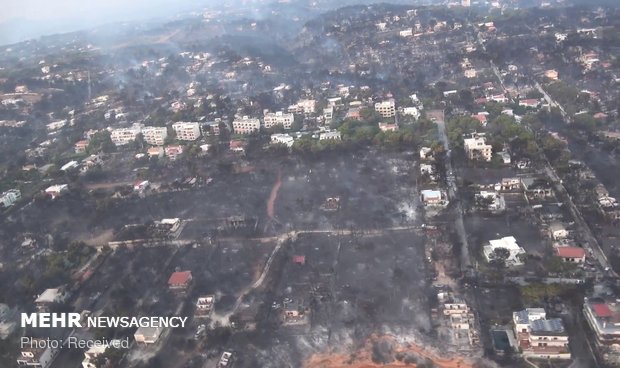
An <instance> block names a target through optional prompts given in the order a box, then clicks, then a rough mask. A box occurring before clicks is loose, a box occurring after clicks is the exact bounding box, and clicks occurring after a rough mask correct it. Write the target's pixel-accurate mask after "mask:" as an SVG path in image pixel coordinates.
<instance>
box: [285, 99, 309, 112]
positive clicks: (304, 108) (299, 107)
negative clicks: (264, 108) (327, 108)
mask: <svg viewBox="0 0 620 368" xmlns="http://www.w3.org/2000/svg"><path fill="white" fill-rule="evenodd" d="M288 111H289V112H292V113H295V114H301V113H304V114H314V112H315V111H316V100H299V101H297V103H296V104H295V105H292V106H290V107H289V108H288Z"/></svg>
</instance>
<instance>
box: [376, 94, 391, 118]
mask: <svg viewBox="0 0 620 368" xmlns="http://www.w3.org/2000/svg"><path fill="white" fill-rule="evenodd" d="M375 111H376V112H378V113H379V114H381V116H383V117H384V118H391V117H394V116H396V103H395V102H394V99H393V98H390V99H389V100H386V101H382V102H377V103H376V104H375Z"/></svg>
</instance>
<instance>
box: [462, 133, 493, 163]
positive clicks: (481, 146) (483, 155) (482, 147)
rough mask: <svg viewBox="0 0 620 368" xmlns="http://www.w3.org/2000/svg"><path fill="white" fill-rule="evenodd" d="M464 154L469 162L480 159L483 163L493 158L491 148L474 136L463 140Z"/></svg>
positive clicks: (479, 137)
mask: <svg viewBox="0 0 620 368" xmlns="http://www.w3.org/2000/svg"><path fill="white" fill-rule="evenodd" d="M463 145H464V148H465V153H466V154H467V157H468V158H469V159H470V160H478V159H482V160H485V161H491V158H492V156H493V147H492V146H491V145H489V144H487V143H486V140H485V139H484V137H482V136H475V137H472V138H465V139H464V140H463Z"/></svg>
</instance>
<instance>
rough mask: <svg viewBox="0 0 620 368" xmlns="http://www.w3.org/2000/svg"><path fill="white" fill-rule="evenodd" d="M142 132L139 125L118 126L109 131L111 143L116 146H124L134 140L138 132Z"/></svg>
mask: <svg viewBox="0 0 620 368" xmlns="http://www.w3.org/2000/svg"><path fill="white" fill-rule="evenodd" d="M141 132H142V127H141V126H140V125H133V126H132V127H131V128H119V129H114V130H112V132H110V138H111V139H112V143H114V145H116V146H124V145H127V144H129V143H131V142H133V141H135V140H136V138H137V137H138V134H140V133H141Z"/></svg>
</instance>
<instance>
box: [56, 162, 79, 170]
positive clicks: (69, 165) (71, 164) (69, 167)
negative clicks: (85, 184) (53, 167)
mask: <svg viewBox="0 0 620 368" xmlns="http://www.w3.org/2000/svg"><path fill="white" fill-rule="evenodd" d="M79 165H80V164H79V163H78V162H77V161H69V162H67V163H66V164H64V165H62V167H61V168H60V171H69V170H73V169H75V168H77V167H78V166H79Z"/></svg>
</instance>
